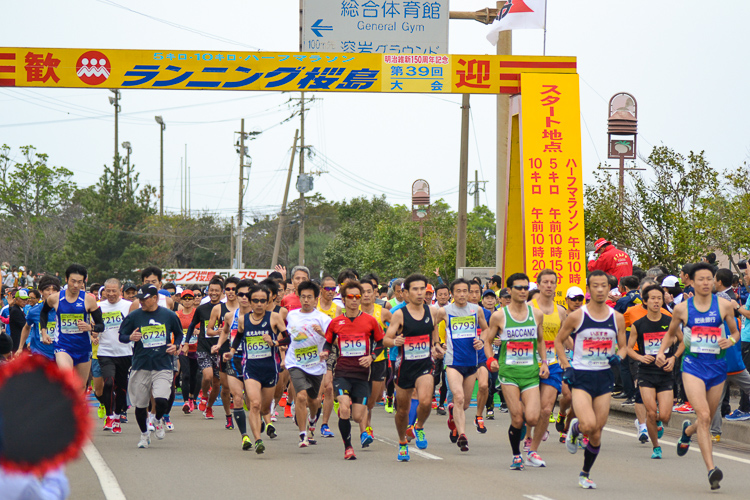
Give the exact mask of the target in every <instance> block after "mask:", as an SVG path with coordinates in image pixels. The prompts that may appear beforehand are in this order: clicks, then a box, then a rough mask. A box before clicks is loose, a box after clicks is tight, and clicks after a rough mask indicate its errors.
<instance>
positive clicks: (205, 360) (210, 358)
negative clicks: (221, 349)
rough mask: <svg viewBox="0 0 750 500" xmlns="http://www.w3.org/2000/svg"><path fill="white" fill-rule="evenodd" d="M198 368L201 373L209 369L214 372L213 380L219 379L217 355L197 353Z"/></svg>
mask: <svg viewBox="0 0 750 500" xmlns="http://www.w3.org/2000/svg"><path fill="white" fill-rule="evenodd" d="M198 368H200V369H201V371H203V370H205V369H206V368H211V369H212V370H213V372H214V378H219V355H218V354H209V353H207V352H202V351H198Z"/></svg>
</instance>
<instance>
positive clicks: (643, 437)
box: [638, 429, 648, 444]
mask: <svg viewBox="0 0 750 500" xmlns="http://www.w3.org/2000/svg"><path fill="white" fill-rule="evenodd" d="M638 441H640V442H641V444H645V443H648V431H647V430H646V429H643V430H641V431H640V432H639V433H638Z"/></svg>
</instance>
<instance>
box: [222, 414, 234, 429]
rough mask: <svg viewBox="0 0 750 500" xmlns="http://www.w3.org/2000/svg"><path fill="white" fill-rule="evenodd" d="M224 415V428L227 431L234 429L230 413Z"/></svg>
mask: <svg viewBox="0 0 750 500" xmlns="http://www.w3.org/2000/svg"><path fill="white" fill-rule="evenodd" d="M224 417H225V418H226V419H227V424H226V425H225V426H224V428H225V429H226V430H228V431H232V430H234V422H232V415H224Z"/></svg>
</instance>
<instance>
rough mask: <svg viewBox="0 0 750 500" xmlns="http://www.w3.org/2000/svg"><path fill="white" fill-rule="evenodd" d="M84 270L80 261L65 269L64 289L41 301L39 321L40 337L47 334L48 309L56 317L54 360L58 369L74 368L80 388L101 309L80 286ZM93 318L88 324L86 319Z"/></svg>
mask: <svg viewBox="0 0 750 500" xmlns="http://www.w3.org/2000/svg"><path fill="white" fill-rule="evenodd" d="M87 277H88V271H87V270H86V268H85V267H83V266H82V265H80V264H71V265H70V266H69V267H68V268H67V269H66V270H65V281H66V282H67V285H68V287H67V289H66V290H64V291H62V290H61V291H60V293H56V294H52V295H50V296H48V297H47V300H45V301H44V305H43V306H42V310H41V317H40V320H39V327H40V332H41V334H42V337H44V336H45V335H47V318H48V313H49V311H50V310H51V309H54V310H55V313H56V319H57V339H56V340H55V341H54V344H53V345H54V346H55V361H57V365H58V366H59V367H60V368H74V369H75V371H76V373H77V374H78V377H79V378H80V379H81V382H82V386H81V389H82V390H84V391H85V390H86V381H87V380H88V378H89V370H90V369H91V338H97V337H98V336H99V334H100V333H101V332H103V331H104V320H103V319H102V310H101V309H100V308H99V306H98V305H97V304H96V299H95V298H94V297H93V296H91V295H88V294H87V293H86V291H85V289H84V286H85V284H86V278H87ZM89 317H90V318H91V319H93V320H94V326H93V327H92V326H91V322H90V319H89Z"/></svg>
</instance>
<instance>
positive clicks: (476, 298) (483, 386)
mask: <svg viewBox="0 0 750 500" xmlns="http://www.w3.org/2000/svg"><path fill="white" fill-rule="evenodd" d="M475 280H479V278H475ZM479 281H480V283H478V282H477V281H474V280H472V281H470V282H469V297H468V302H469V304H474V305H475V306H477V307H478V308H479V310H480V311H481V312H482V314H484V321H485V324H488V323H489V322H490V316H491V315H492V312H493V311H490V310H487V309H485V308H483V307H482V306H481V305H480V304H479V302H480V301H481V300H482V285H481V280H479ZM477 333H478V334H481V331H478V332H477ZM478 355H479V363H478V365H477V413H476V415H475V416H474V425H475V426H476V428H477V432H478V433H480V434H484V433H485V432H487V428H486V427H485V426H484V418H483V415H484V410H485V408H486V406H487V399H488V398H489V395H490V372H489V370H488V369H487V356H486V355H485V352H484V349H480V350H479V352H478ZM469 399H471V396H469Z"/></svg>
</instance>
